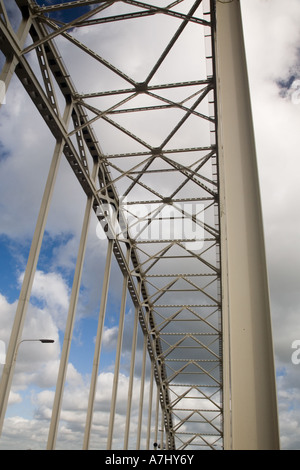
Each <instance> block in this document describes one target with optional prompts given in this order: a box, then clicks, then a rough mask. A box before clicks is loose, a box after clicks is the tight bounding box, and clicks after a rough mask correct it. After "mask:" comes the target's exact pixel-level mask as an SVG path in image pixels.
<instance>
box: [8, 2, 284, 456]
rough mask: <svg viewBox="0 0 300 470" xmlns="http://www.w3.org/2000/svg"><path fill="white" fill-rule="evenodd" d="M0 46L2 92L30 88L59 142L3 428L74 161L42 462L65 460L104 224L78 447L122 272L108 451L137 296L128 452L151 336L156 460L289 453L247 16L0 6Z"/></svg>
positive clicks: (196, 6) (173, 7)
mask: <svg viewBox="0 0 300 470" xmlns="http://www.w3.org/2000/svg"><path fill="white" fill-rule="evenodd" d="M12 4H13V7H14V8H15V10H17V11H18V15H19V22H18V24H17V25H16V24H14V23H13V22H12V21H11V17H10V10H11V7H12ZM0 47H1V51H2V54H3V57H5V60H4V65H3V68H2V72H1V80H2V82H3V83H4V84H5V87H6V88H7V87H8V86H9V82H10V80H11V78H12V77H13V76H16V77H17V78H18V79H19V81H20V83H21V84H22V86H23V87H24V89H25V90H26V92H27V93H28V95H29V96H30V98H31V100H32V101H33V103H34V105H35V106H36V108H37V110H38V112H39V114H40V117H41V119H43V120H44V122H45V123H46V125H47V126H48V128H49V132H50V133H51V134H52V135H53V136H54V138H55V141H56V145H55V149H54V153H53V159H52V163H51V167H50V169H49V174H48V179H47V183H46V185H45V191H44V196H43V199H42V201H41V209H40V213H39V216H38V220H37V225H36V228H35V232H34V237H33V241H32V246H31V251H30V255H29V259H28V265H27V269H26V272H25V277H24V281H23V286H22V290H21V294H20V300H19V304H18V308H17V312H16V316H15V321H14V325H13V329H12V332H11V339H10V344H9V346H8V350H7V363H6V365H5V368H4V372H3V375H2V381H1V389H0V391H1V395H0V398H1V413H2V414H1V426H2V424H3V420H4V416H5V411H6V406H7V401H8V395H9V391H10V387H11V382H12V377H13V372H14V365H13V358H14V356H15V354H16V348H17V345H18V343H19V341H20V339H21V338H22V329H23V324H24V320H25V316H26V309H27V306H28V302H29V298H30V293H31V287H32V283H33V279H34V275H35V271H36V266H37V262H38V257H39V252H40V247H41V242H42V239H43V235H44V230H45V224H46V220H47V214H48V209H49V205H50V202H51V196H52V193H53V190H54V186H55V180H56V175H57V172H58V165H59V162H60V157H61V155H63V156H64V157H65V158H66V159H67V161H68V163H69V165H70V167H71V169H72V171H73V173H74V175H75V177H76V178H77V180H78V185H80V186H81V189H82V191H83V192H84V193H85V195H86V210H85V215H84V220H83V223H82V234H81V240H80V246H79V251H78V257H77V263H76V269H75V274H74V281H73V287H72V293H71V299H70V306H69V313H68V318H67V323H66V326H65V331H64V342H63V345H62V352H61V358H60V367H59V372H58V378H57V385H56V391H55V398H54V403H53V409H52V416H51V420H50V424H49V438H48V445H47V448H48V449H55V446H56V440H57V432H58V427H59V423H60V412H61V405H62V399H63V392H64V386H65V381H66V371H67V365H68V360H69V353H70V348H71V343H72V334H73V327H74V322H75V314H76V306H77V302H78V295H79V289H80V283H81V273H82V266H83V263H84V259H85V249H86V242H87V233H88V226H89V221H90V218H91V217H96V218H97V219H98V220H99V224H100V226H101V228H99V230H101V231H102V233H103V234H105V237H107V256H106V265H105V276H104V280H103V290H102V296H101V306H100V313H99V322H98V329H97V332H95V335H96V341H95V353H94V358H91V361H92V360H93V369H92V374H91V385H90V394H89V402H88V407H87V410H86V425H85V431H84V438H83V448H84V449H88V448H89V443H90V436H91V432H92V425H93V410H94V405H95V394H96V387H97V377H98V374H99V364H100V366H101V361H100V356H101V343H102V337H103V328H104V321H105V314H106V313H107V314H109V312H106V304H107V297H108V295H109V288H110V284H111V282H112V281H111V279H110V271H111V263H112V259H113V257H114V259H115V260H116V262H117V263H118V265H119V267H120V270H121V273H122V277H123V286H122V299H121V309H120V316H119V327H118V343H117V348H116V352H115V355H116V356H115V371H114V382H113V387H112V392H111V405H110V406H111V408H110V419H109V423H108V431H107V445H106V448H107V449H114V445H115V441H114V432H115V429H116V426H115V418H116V410H117V404H118V396H119V394H118V392H120V390H119V374H120V361H121V354H122V341H123V332H124V326H125V322H126V321H128V317H127V316H126V315H125V313H126V301H128V299H129V300H130V302H131V303H132V305H133V307H134V310H135V315H134V318H133V323H132V325H130V328H131V329H132V356H131V362H130V375H129V378H128V383H129V386H128V391H126V393H128V401H127V413H126V418H125V421H124V423H123V428H124V449H128V448H130V446H132V445H133V446H136V447H135V448H137V449H140V448H144V447H143V446H144V444H141V442H144V440H142V436H141V429H142V413H141V411H140V416H139V422H138V426H137V429H132V427H130V424H131V410H132V406H133V403H132V397H133V390H134V387H135V362H136V353H137V351H138V349H137V335H138V331H141V332H142V334H143V337H144V350H143V360H142V372H141V376H140V381H141V391H140V404H139V408H140V410H142V408H143V400H144V401H145V400H147V399H148V401H149V410H150V411H149V415H148V418H147V417H146V418H145V417H144V422H145V419H146V420H148V421H147V439H146V442H147V444H146V447H145V448H153V442H157V443H158V444H160V445H161V446H165V448H166V449H177V450H183V449H199V450H200V449H224V448H225V449H241V448H253V449H258V448H263V449H269V448H277V447H278V429H277V409H276V396H275V385H274V365H273V352H272V338H271V329H270V313H269V304H268V293H267V280H266V279H267V277H266V269H265V258H264V256H265V255H264V246H263V236H262V222H261V212H260V201H259V191H258V178H257V170H256V161H255V150H254V138H253V130H252V123H251V109H250V100H249V89H248V83H247V72H246V63H245V53H244V46H243V31H242V21H241V12H240V2H239V1H237V0H229V1H222V2H221V1H216V0H210V1H209V0H203V1H202V0H196V1H195V0H175V1H171V0H159V1H158V0H153V1H147V2H144V1H136V0H122V1H121V0H119V1H117V0H111V1H96V0H76V1H68V0H66V1H64V2H57V3H55V2H54V1H53V2H52V1H45V2H43V1H34V0H9V1H8V2H7V1H5V0H0ZM36 138H37V139H38V138H39V136H38V135H37V136H36ZM102 246H103V245H102ZM147 361H148V362H147ZM148 363H149V364H150V367H151V374H150V375H151V376H150V379H149V380H150V385H149V386H150V391H151V392H150V395H149V397H148V398H147V397H145V396H144V395H145V394H144V386H145V382H146V364H148ZM152 409H153V410H155V413H154V414H155V419H154V420H153V419H152V422H151V420H150V416H151V413H152ZM132 442H134V444H132ZM131 448H132V447H131Z"/></svg>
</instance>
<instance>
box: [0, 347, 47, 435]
mask: <svg viewBox="0 0 300 470" xmlns="http://www.w3.org/2000/svg"><path fill="white" fill-rule="evenodd" d="M28 341H29V342H40V343H43V344H49V343H54V339H49V338H37V339H36V338H33V339H22V340H21V341H19V343H18V344H17V347H16V352H15V355H14V357H13V360H12V363H10V364H7V363H5V365H4V368H5V369H7V370H11V371H13V370H14V367H15V363H16V360H17V355H18V351H19V347H20V344H21V343H24V342H28ZM4 396H5V395H4ZM7 404H8V394H6V399H5V400H1V402H0V436H1V433H2V428H3V423H4V418H5V413H6V409H7Z"/></svg>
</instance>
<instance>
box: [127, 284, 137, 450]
mask: <svg viewBox="0 0 300 470" xmlns="http://www.w3.org/2000/svg"><path fill="white" fill-rule="evenodd" d="M140 290H141V283H140V282H139V284H138V295H140ZM138 323H139V308H138V307H137V308H136V309H135V314H134V325H133V333H132V348H131V361H130V374H129V384H128V399H127V413H126V423H125V434H124V450H127V449H128V440H129V428H130V416H131V405H132V393H133V380H134V368H135V356H136V345H137V336H138Z"/></svg>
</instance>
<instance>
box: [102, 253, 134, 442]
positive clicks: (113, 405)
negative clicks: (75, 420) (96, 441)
mask: <svg viewBox="0 0 300 470" xmlns="http://www.w3.org/2000/svg"><path fill="white" fill-rule="evenodd" d="M130 251H131V250H130V246H129V245H128V246H127V254H126V262H127V263H129V259H130ZM127 288H128V275H127V274H124V280H123V289H122V301H121V308H120V320H119V331H118V341H117V351H116V362H115V371H114V380H113V389H112V399H111V409H110V418H109V425H108V438H107V449H108V450H110V449H111V447H112V441H113V432H114V423H115V414H116V401H117V393H118V384H119V372H120V362H121V352H122V342H123V332H124V321H125V310H126V299H127Z"/></svg>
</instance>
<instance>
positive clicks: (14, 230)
mask: <svg viewBox="0 0 300 470" xmlns="http://www.w3.org/2000/svg"><path fill="white" fill-rule="evenodd" d="M10 1H11V0H8V2H7V1H6V2H5V3H6V4H7V5H8V6H9V5H10V3H9V2H10ZM38 3H40V4H42V3H44V4H46V3H49V4H50V3H55V2H46V1H45V0H43V1H41V0H39V2H38ZM242 7H243V13H244V26H245V37H246V45H247V55H248V62H249V74H250V84H251V93H252V102H253V114H254V124H255V130H256V142H257V150H258V164H259V170H260V178H261V194H262V201H263V211H264V219H265V236H266V246H267V256H268V268H269V275H270V293H271V303H272V318H273V330H274V343H275V354H276V365H277V373H278V394H279V409H280V422H281V436H282V445H283V447H284V448H297V449H299V442H300V380H299V376H300V375H299V371H300V369H299V367H300V366H298V368H297V366H295V365H293V364H292V363H291V353H292V350H291V344H292V341H293V340H295V339H299V338H300V319H299V307H300V297H299V279H300V254H299V249H298V243H299V236H300V224H299V217H298V213H299V202H300V193H299V185H298V177H299V171H300V166H299V148H300V145H299V144H300V142H299V120H300V117H299V116H300V104H299V105H297V104H295V102H293V100H292V90H291V85H292V82H293V81H294V79H296V78H297V71H298V70H299V46H300V33H299V17H300V5H299V1H298V0H285V8H284V11H283V9H282V1H281V0H243V1H242ZM76 10H78V11H77V12H75V10H74V11H72V10H67V16H66V17H65V19H67V20H70V19H73V17H74V16H75V15H77V14H78V13H81V14H82V13H85V11H86V9H82V8H81V9H76ZM73 15H74V16H73ZM106 40H107V43H105V42H104V47H108V46H109V44H110V43H109V41H110V40H111V38H110V37H108V38H106ZM61 46H62V49H63V52H64V53H65V54H66V58H67V59H68V60H69V62H70V65H72V64H71V60H72V51H71V50H69V49H68V46H67V45H66V44H61ZM68 54H69V55H68ZM117 59H119V60H120V63H121V62H122V60H121V59H122V58H119V57H117V55H116V60H117ZM82 72H83V73H82V74H81V76H80V77H78V78H79V82H80V83H81V82H84V80H85V79H86V77H85V73H84V70H83V71H82ZM88 78H89V80H91V79H92V78H91V77H88ZM283 91H284V93H283ZM1 114H2V116H1V121H0V144H1V146H0V260H1V261H0V263H1V264H0V331H1V335H2V336H1V337H0V339H2V338H3V340H4V341H6V342H7V341H8V338H9V330H10V325H11V323H12V319H13V315H14V312H15V309H16V302H17V300H18V295H19V291H20V286H21V278H22V274H23V273H24V270H25V267H26V261H27V257H28V253H29V248H30V243H31V237H32V234H33V230H34V226H35V221H36V218H37V214H38V210H39V202H40V199H41V196H42V193H43V186H44V184H45V180H46V177H47V172H48V168H49V165H50V160H51V157H52V152H53V149H54V142H53V139H52V138H51V137H50V136H49V135H48V131H47V129H46V126H45V125H44V124H43V123H41V120H40V119H39V116H38V114H37V112H36V110H35V108H34V107H33V105H32V103H31V101H30V100H29V98H28V97H27V96H26V94H25V92H24V91H23V89H22V88H20V86H19V84H18V82H17V80H16V79H13V80H12V82H11V85H10V87H9V90H8V92H7V97H6V105H4V106H2V109H1ZM32 123H34V125H33V126H32ZM33 128H34V130H35V132H36V131H37V132H38V134H39V140H38V141H36V137H35V136H36V134H35V132H34V131H33ZM104 137H105V136H104ZM104 141H105V138H104ZM33 148H34V152H33V150H32V149H33ZM84 207H85V198H84V197H83V195H82V193H81V191H78V185H77V181H75V179H74V177H73V174H72V172H71V170H70V168H69V167H68V164H67V163H66V162H65V161H64V160H62V162H61V165H60V169H59V175H58V180H57V183H56V188H55V193H54V196H53V201H52V204H51V208H50V213H49V218H48V222H47V226H46V233H45V238H44V241H43V245H42V249H41V255H40V259H39V263H38V268H37V276H36V282H35V285H34V287H33V291H32V298H31V301H30V306H29V311H28V317H27V320H26V325H25V329H24V335H23V337H24V338H25V337H27V338H28V337H32V336H33V335H34V336H35V337H38V336H39V337H40V336H45V335H46V336H51V337H53V338H54V339H55V340H56V341H55V344H54V345H41V344H29V343H27V344H22V346H21V347H22V349H20V351H19V356H18V366H17V369H16V376H15V380H14V384H13V392H12V395H11V406H10V408H9V409H8V415H7V416H8V418H9V419H7V420H6V424H5V427H4V432H3V438H2V440H1V441H0V449H3V448H14V446H15V445H16V444H15V442H16V441H15V438H14V436H16V435H17V439H18V443H19V442H20V441H21V442H22V446H23V447H24V448H31V447H34V446H35V447H36V448H44V447H45V442H46V439H47V432H46V430H45V429H46V428H47V426H46V424H45V423H48V422H49V410H50V409H51V399H52V398H53V390H54V387H55V381H56V374H57V366H58V359H59V354H60V348H61V345H62V340H63V326H64V322H65V319H66V316H67V311H68V299H69V296H70V291H71V285H72V279H73V274H74V268H75V261H76V254H77V249H78V242H79V237H80V230H81V222H82V218H83V213H84ZM105 256H106V242H105V241H103V240H102V241H99V239H98V238H97V234H96V221H95V220H94V219H92V220H91V224H90V229H89V238H88V249H87V254H86V259H85V265H84V270H83V275H82V288H81V296H80V300H79V304H78V309H77V321H76V324H75V329H74V341H73V343H72V349H71V355H70V367H69V371H68V383H67V386H66V391H65V400H64V406H63V413H62V417H63V427H64V428H63V429H64V430H67V432H65V433H64V434H63V433H62V434H61V446H62V447H64V448H78V447H79V448H80V445H81V439H82V427H81V428H80V429H78V427H77V425H76V426H75V424H74V423H75V422H76V419H77V420H78V422H79V423H80V425H81V426H82V422H83V418H82V407H83V405H82V403H85V401H86V399H87V390H88V386H89V374H90V371H91V367H92V358H93V352H94V336H95V332H96V327H97V316H98V311H99V304H100V296H101V289H102V276H103V271H104V263H105ZM110 287H111V289H110V295H109V299H108V307H107V316H106V323H105V334H104V342H103V352H104V354H103V355H102V356H101V364H100V374H101V377H100V378H101V380H100V382H101V387H100V388H99V390H98V401H97V405H96V421H97V420H98V421H97V422H100V421H101V420H104V421H105V420H106V419H107V413H106V414H104V413H103V412H102V411H101V406H102V407H103V406H104V407H105V406H106V407H107V406H108V405H107V396H108V395H109V390H110V388H109V387H110V386H111V380H112V374H111V373H112V372H113V363H114V350H113V346H114V344H115V340H116V334H117V328H116V327H117V324H118V313H119V309H120V292H121V288H122V277H121V275H120V272H119V268H118V266H117V264H116V262H114V263H113V266H112V274H111V286H110ZM126 314H127V315H128V316H132V314H133V310H132V305H131V302H130V299H128V304H127V308H126ZM283 319H284V320H283ZM128 323H129V322H128ZM139 345H140V349H139V352H140V351H141V347H142V341H141V338H140V337H139ZM130 348H131V337H130V332H129V331H126V334H125V340H124V350H123V359H124V364H125V360H127V361H128V354H129V351H130ZM140 356H141V354H139V355H138V358H137V368H139V367H140V361H141V357H140ZM121 370H122V381H123V382H122V384H123V386H125V385H126V383H127V381H128V370H127V367H125V365H124V366H122V368H121ZM72 390H76V392H77V395H76V397H75V396H73V397H72ZM137 391H138V388H137ZM136 394H137V395H138V393H137V392H136ZM135 398H136V402H137V396H136V397H135ZM135 413H136V412H135ZM121 414H122V413H121V411H120V415H121ZM75 418H76V419H75ZM134 419H136V415H134ZM134 422H135V421H134ZM79 427H80V426H79ZM95 429H97V430H98V425H95ZM36 430H39V433H37V434H39V435H38V436H37V437H36V439H35V440H33V439H32V436H33V434H34V432H36ZM69 431H72V437H71V433H69ZM99 433H100V431H99ZM100 434H101V433H100ZM100 434H99V435H100ZM101 439H102V437H101ZM93 445H98V444H97V441H96V440H95V441H94V442H93Z"/></svg>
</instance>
